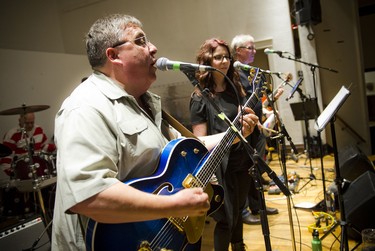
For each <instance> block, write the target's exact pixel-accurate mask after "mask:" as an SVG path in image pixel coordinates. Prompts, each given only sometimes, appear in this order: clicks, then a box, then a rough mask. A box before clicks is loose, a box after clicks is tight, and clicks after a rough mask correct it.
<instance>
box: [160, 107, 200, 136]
mask: <svg viewBox="0 0 375 251" xmlns="http://www.w3.org/2000/svg"><path fill="white" fill-rule="evenodd" d="M161 112H162V117H163V119H165V120H166V121H167V122H168V123H169V124H170V125H171V126H172V127H173V128H175V129H176V130H177V131H179V132H180V133H181V135H182V136H185V137H187V138H197V137H196V136H195V135H194V134H193V133H192V132H191V131H189V129H187V128H186V127H185V126H184V125H183V124H181V123H180V122H178V121H177V120H176V119H175V118H174V117H173V116H172V115H170V114H169V113H168V112H166V111H164V110H162V111H161Z"/></svg>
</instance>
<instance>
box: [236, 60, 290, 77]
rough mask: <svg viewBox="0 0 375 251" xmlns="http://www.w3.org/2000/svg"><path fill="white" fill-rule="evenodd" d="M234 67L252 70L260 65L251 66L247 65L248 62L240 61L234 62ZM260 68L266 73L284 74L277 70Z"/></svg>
mask: <svg viewBox="0 0 375 251" xmlns="http://www.w3.org/2000/svg"><path fill="white" fill-rule="evenodd" d="M233 67H234V68H237V69H242V70H245V71H250V70H251V69H258V67H254V66H250V65H247V64H243V63H241V62H240V61H236V62H234V63H233ZM259 70H260V72H264V73H266V74H275V75H281V74H283V73H282V72H275V71H269V70H262V69H259Z"/></svg>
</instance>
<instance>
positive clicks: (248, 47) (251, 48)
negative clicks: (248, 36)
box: [238, 46, 255, 51]
mask: <svg viewBox="0 0 375 251" xmlns="http://www.w3.org/2000/svg"><path fill="white" fill-rule="evenodd" d="M238 48H243V49H248V50H249V51H255V46H239V47H238Z"/></svg>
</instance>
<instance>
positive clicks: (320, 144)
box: [278, 53, 338, 210]
mask: <svg viewBox="0 0 375 251" xmlns="http://www.w3.org/2000/svg"><path fill="white" fill-rule="evenodd" d="M278 55H279V57H281V58H285V59H289V60H293V61H295V62H299V63H302V64H305V65H307V66H310V70H311V74H312V77H313V86H314V95H315V98H316V109H317V111H318V113H319V111H320V110H319V104H318V96H317V95H316V80H315V70H316V68H320V69H323V70H327V71H330V72H334V73H338V71H337V70H335V69H332V68H327V67H322V66H319V65H316V64H312V63H308V62H305V61H302V60H300V59H297V58H292V57H291V56H288V57H285V56H284V55H283V53H278ZM308 140H309V139H308ZM318 144H319V152H320V166H321V172H322V183H323V189H324V191H323V195H324V204H325V205H324V210H326V209H327V205H326V203H327V195H326V191H325V179H324V166H323V146H322V139H321V132H318ZM309 157H310V156H309ZM310 161H311V160H310Z"/></svg>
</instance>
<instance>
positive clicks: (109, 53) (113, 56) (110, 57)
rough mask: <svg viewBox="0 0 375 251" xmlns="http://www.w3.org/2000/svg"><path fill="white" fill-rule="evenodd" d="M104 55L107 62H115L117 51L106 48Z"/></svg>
mask: <svg viewBox="0 0 375 251" xmlns="http://www.w3.org/2000/svg"><path fill="white" fill-rule="evenodd" d="M105 53H106V56H107V58H108V60H110V61H115V60H117V59H118V56H117V50H116V49H114V48H107V50H106V51H105Z"/></svg>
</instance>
